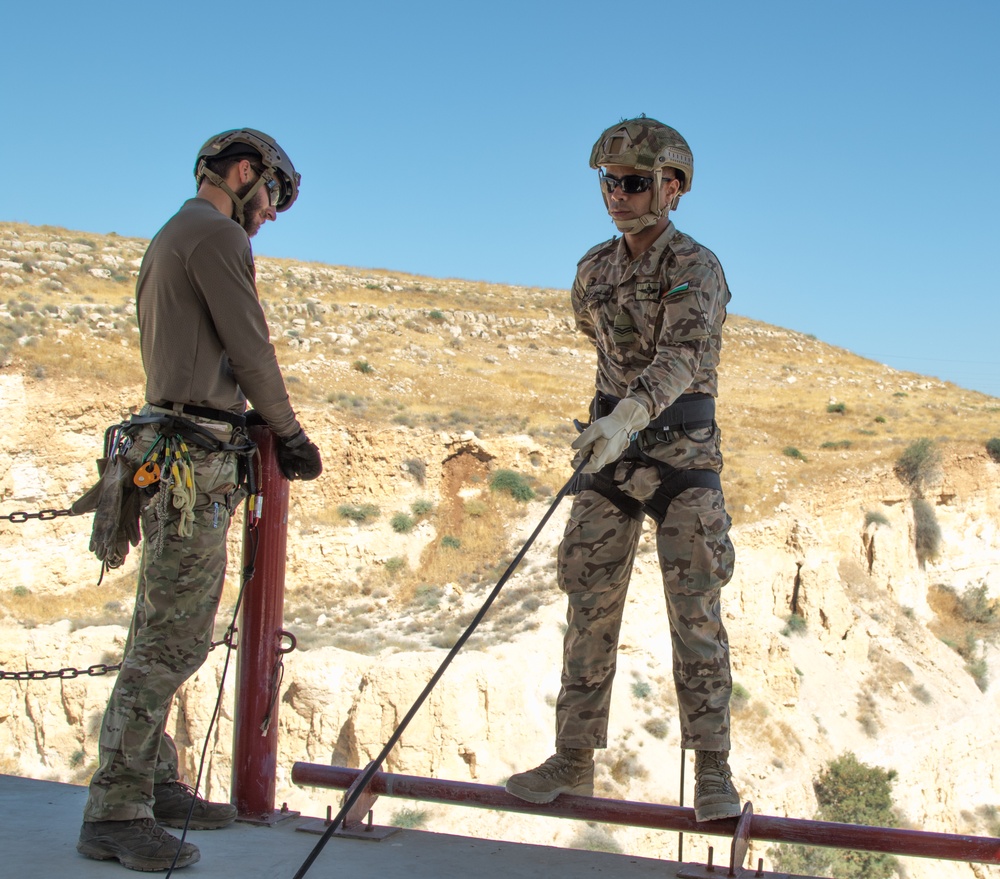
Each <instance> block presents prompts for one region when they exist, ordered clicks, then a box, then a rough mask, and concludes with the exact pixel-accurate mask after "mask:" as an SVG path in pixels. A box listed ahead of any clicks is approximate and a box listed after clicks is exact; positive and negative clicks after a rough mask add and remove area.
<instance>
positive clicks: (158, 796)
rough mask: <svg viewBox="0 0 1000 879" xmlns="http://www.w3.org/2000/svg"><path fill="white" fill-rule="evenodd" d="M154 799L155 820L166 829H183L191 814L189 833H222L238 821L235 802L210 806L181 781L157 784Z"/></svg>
mask: <svg viewBox="0 0 1000 879" xmlns="http://www.w3.org/2000/svg"><path fill="white" fill-rule="evenodd" d="M153 798H154V802H153V817H154V818H155V819H156V821H157V823H158V824H163V825H164V826H165V827H183V826H184V822H185V821H187V817H188V813H190V814H191V823H190V824H188V830H218V829H219V828H220V827H228V826H229V825H230V824H232V823H233V822H234V821H235V820H236V806H234V805H232V803H210V802H209V801H208V800H203V799H202V798H201V797H199V796H198V795H197V794H196V793H195V791H194V788H192V787H189V786H188V785H186V784H184V783H183V782H180V781H170V782H167V783H165V784H154V785H153ZM192 802H193V807H192Z"/></svg>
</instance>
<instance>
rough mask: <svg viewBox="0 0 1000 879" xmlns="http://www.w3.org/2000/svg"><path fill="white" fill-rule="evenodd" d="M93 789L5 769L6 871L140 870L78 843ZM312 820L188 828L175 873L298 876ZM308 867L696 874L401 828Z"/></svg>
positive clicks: (458, 873) (242, 878) (626, 877)
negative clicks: (86, 853)
mask: <svg viewBox="0 0 1000 879" xmlns="http://www.w3.org/2000/svg"><path fill="white" fill-rule="evenodd" d="M86 796H87V789H86V788H85V787H81V786H78V785H70V784H60V783H58V782H51V781H37V780H33V779H26V778H18V777H16V776H10V775H0V814H2V815H3V820H2V821H0V877H3V879H54V877H58V879H63V877H74V879H76V877H79V879H92V877H93V879H99V877H100V879H109V877H115V876H117V877H122V879H124V877H126V876H135V875H142V874H137V873H134V872H133V871H127V870H125V868H124V867H122V866H121V865H120V864H118V862H117V861H94V860H91V859H89V858H85V857H83V856H82V855H80V854H79V853H78V852H77V851H76V840H77V835H78V833H79V830H80V821H81V815H82V813H83V806H84V802H85V801H86ZM315 822H316V818H315V817H309V816H303V817H300V818H291V819H288V820H285V821H281V822H279V823H278V824H276V825H274V826H271V827H261V826H257V825H253V824H244V823H240V822H237V823H236V824H235V825H233V826H232V827H229V828H226V829H224V830H216V831H192V832H190V833H189V834H188V837H187V838H188V840H189V841H190V842H193V843H194V844H195V845H197V846H198V847H199V848H200V849H201V860H200V861H199V862H198V863H197V864H193V865H192V866H190V867H187V868H185V869H183V870H178V871H176V874H177V875H183V876H184V877H188V879H196V877H202V879H216V877H218V879H221V877H227V879H231V877H238V879H258V877H261V879H263V877H268V879H291V877H293V876H294V875H295V873H296V872H297V871H298V870H299V868H300V867H301V866H302V863H303V862H304V861H305V859H306V858H307V857H308V856H309V854H310V852H311V851H312V850H313V848H314V846H315V845H316V844H317V842H318V841H319V839H320V836H319V835H318V834H316V833H305V832H300V831H298V830H297V828H298V827H299V826H301V825H303V824H309V823H313V824H315ZM175 833H179V831H175ZM716 870H717V872H716V873H715V874H713V875H718V876H720V877H721V876H725V874H726V873H727V872H728V868H725V867H724V868H722V869H719V868H718V867H717V868H716ZM306 875H307V876H308V877H309V879H331V877H337V879H355V877H377V879H450V877H469V876H473V877H475V879H501V877H502V879H512V877H518V879H521V877H523V879H560V877H566V879H588V877H599V876H600V877H609V879H610V877H614V879H654V877H655V879H675V877H676V879H681V877H684V876H685V875H688V876H690V875H692V869H691V867H690V866H688V867H687V868H685V866H684V865H681V864H677V863H674V862H669V861H659V860H655V859H651V858H639V857H634V856H631V855H616V854H606V853H603V852H591V851H580V850H574V849H564V848H555V847H552V846H541V845H525V844H519V843H511V842H497V841H495V840H480V839H472V838H467V837H461V836H452V835H447V834H441V833H430V832H427V831H420V830H399V831H398V832H396V833H394V834H393V835H392V836H391V837H389V838H388V839H386V840H383V841H381V842H372V841H363V840H355V839H349V838H342V837H339V836H333V837H332V838H331V839H330V840H329V841H328V842H327V844H326V847H325V848H324V849H323V850H322V852H320V854H319V856H318V857H317V859H316V860H315V862H314V863H313V864H312V866H311V867H310V868H309V870H308V873H307V874H306ZM748 875H751V876H752V875H754V871H753V870H750V871H748ZM766 875H770V876H774V874H766Z"/></svg>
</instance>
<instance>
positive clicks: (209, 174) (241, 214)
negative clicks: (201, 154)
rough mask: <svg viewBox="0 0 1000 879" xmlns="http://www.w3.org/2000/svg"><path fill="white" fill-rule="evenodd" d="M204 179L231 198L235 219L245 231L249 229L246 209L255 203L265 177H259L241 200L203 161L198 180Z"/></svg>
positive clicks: (197, 176)
mask: <svg viewBox="0 0 1000 879" xmlns="http://www.w3.org/2000/svg"><path fill="white" fill-rule="evenodd" d="M202 177H205V178H207V179H208V181H209V183H212V184H214V185H215V186H218V187H219V189H221V190H222V191H223V192H224V193H226V195H228V196H229V199H230V201H232V203H233V219H234V220H236V222H237V223H239V224H240V225H241V226H242V227H243V228H244V229H246V227H247V223H246V213H245V211H244V208H245V207H246V206H247V205H248V204H249V203H250V202H251V201H253V198H254V196H255V195H256V194H257V190H258V189H260V188H261V186H263V185H264V175H263V174H261V175H258V177H257V181H256V182H255V183H254V185H253V186H251V187H250V191H249V192H247V194H246V195H245V196H243V198H240V197H239V196H238V195H237V194H236V193H235V192H233V190H232V189H230V187H229V184H228V183H226V181H225V180H224V179H223V178H222V177H220V176H219V175H218V174H216V173H215V172H214V171H212V170H209V168H208V166H207V165H206V164H205V160H204V159H202V161H201V163H200V164H199V165H198V173H197V175H196V178H197V179H198V180H201V178H202Z"/></svg>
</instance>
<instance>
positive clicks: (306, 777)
mask: <svg viewBox="0 0 1000 879" xmlns="http://www.w3.org/2000/svg"><path fill="white" fill-rule="evenodd" d="M363 771H364V770H362V769H348V768H346V767H342V766H322V765H318V764H315V763H295V764H294V765H293V766H292V781H293V782H294V783H295V784H301V785H307V786H310V787H330V788H339V789H346V788H348V787H350V786H351V784H352V783H353V782H354V781H355V779H357V778H358V777H359V776H360V775H361V773H362V772H363ZM368 790H369V791H370V792H371V793H373V794H377V795H383V796H388V797H401V798H403V799H408V800H426V801H428V802H434V803H454V804H457V805H461V806H473V807H477V808H483V809H501V810H503V811H508V812H526V813H529V814H533V815H546V816H549V817H556V818H575V819H578V820H581V821H600V822H603V823H606V824H624V825H627V826H630V827H649V828H653V829H656V830H675V831H683V832H685V833H699V834H704V835H711V836H724V837H727V838H729V839H732V838H733V834H734V833H735V831H736V823H737V819H735V818H727V819H724V820H721V821H711V822H707V823H699V822H697V821H695V819H694V809H686V808H683V807H681V806H665V805H658V804H655V803H637V802H631V801H628V800H608V799H603V798H599V797H579V796H572V795H570V794H563V795H562V796H560V797H557V798H556V799H555V801H553V802H551V803H548V804H547V805H543V806H539V805H535V804H533V803H527V802H525V801H524V800H519V799H518V798H517V797H514V796H511V795H510V794H508V793H507V792H506V791H505V790H504V789H503V788H502V787H494V786H492V785H485V784H471V783H469V782H461V781H447V780H439V779H433V778H420V777H418V776H414V775H396V774H393V773H389V772H378V773H376V774H375V775H374V776H373V777H372V781H371V784H370V785H369V787H368ZM750 836H751V838H753V839H755V840H766V841H768V842H780V843H797V844H801V845H813V846H820V847H822V848H844V849H852V850H854V851H871V852H885V853H887V854H893V855H904V856H909V857H918V858H935V859H939V860H949V861H963V862H975V863H981V864H1000V839H994V838H992V837H982V836H962V835H958V834H951V833H929V832H924V831H921V830H900V829H898V828H892V827H867V826H863V825H858V824H835V823H833V822H830V821H807V820H803V819H801V818H775V817H770V816H766V815H753V816H752V818H751V819H750Z"/></svg>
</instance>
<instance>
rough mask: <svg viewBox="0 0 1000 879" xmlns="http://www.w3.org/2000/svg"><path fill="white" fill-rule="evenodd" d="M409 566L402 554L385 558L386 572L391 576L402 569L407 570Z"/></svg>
mask: <svg viewBox="0 0 1000 879" xmlns="http://www.w3.org/2000/svg"><path fill="white" fill-rule="evenodd" d="M406 567H407V564H406V559H404V558H403V557H402V556H398V555H394V556H392V558H388V559H386V560H385V572H386V573H387V574H388V575H389V576H390V577H394V576H395V575H396V574H398V573H399V572H400V571H402V570H405V569H406Z"/></svg>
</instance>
